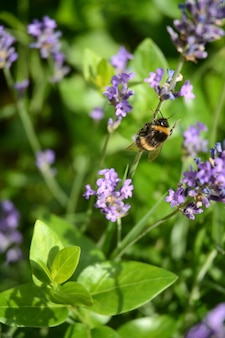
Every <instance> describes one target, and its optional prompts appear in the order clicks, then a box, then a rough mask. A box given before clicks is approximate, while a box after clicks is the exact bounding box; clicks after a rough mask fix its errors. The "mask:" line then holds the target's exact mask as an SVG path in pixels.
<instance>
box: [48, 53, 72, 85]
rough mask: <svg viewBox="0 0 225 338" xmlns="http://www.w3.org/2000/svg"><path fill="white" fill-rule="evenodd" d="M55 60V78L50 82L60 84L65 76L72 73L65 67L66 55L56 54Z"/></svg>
mask: <svg viewBox="0 0 225 338" xmlns="http://www.w3.org/2000/svg"><path fill="white" fill-rule="evenodd" d="M53 59H54V61H55V62H54V69H53V76H52V77H51V78H50V81H51V82H53V83H57V82H60V81H61V80H62V79H63V78H64V76H65V75H67V74H68V73H69V72H70V67H68V66H65V65H64V61H65V55H64V54H63V53H55V54H54V55H53Z"/></svg>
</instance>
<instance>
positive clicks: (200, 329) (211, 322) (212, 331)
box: [185, 303, 225, 338]
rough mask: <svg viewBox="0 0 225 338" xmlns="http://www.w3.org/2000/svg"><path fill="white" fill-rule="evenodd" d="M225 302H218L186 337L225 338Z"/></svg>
mask: <svg viewBox="0 0 225 338" xmlns="http://www.w3.org/2000/svg"><path fill="white" fill-rule="evenodd" d="M224 320H225V303H220V304H218V305H217V306H216V307H215V308H214V309H212V310H211V311H210V312H209V313H208V314H207V315H206V317H205V318H204V319H203V320H202V321H201V322H200V323H199V324H197V325H195V326H193V327H192V328H191V329H190V330H189V331H188V332H187V334H186V336H185V338H224V337H225V326H224Z"/></svg>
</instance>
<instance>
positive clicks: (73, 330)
mask: <svg viewBox="0 0 225 338" xmlns="http://www.w3.org/2000/svg"><path fill="white" fill-rule="evenodd" d="M64 337H65V338H120V336H119V334H118V333H117V332H116V331H114V330H113V329H112V328H111V327H108V326H98V327H96V328H94V329H92V330H90V329H89V328H88V327H87V326H86V325H84V324H80V323H77V324H75V325H73V326H70V327H69V328H68V329H67V331H66V333H65V336H64Z"/></svg>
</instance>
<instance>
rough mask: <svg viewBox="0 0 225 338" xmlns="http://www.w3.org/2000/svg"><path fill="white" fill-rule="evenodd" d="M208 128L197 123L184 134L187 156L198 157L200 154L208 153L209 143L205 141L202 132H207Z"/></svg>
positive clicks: (184, 146)
mask: <svg viewBox="0 0 225 338" xmlns="http://www.w3.org/2000/svg"><path fill="white" fill-rule="evenodd" d="M207 130H208V128H207V127H206V126H205V125H204V124H203V123H201V122H197V123H196V124H195V125H191V126H190V127H189V128H188V129H187V130H186V131H185V132H184V133H183V137H184V141H183V148H184V150H185V154H186V153H187V154H188V155H189V156H192V157H196V155H197V154H198V153H199V152H204V153H205V152H207V151H208V141H207V140H205V139H203V138H202V137H201V136H200V134H201V132H204V131H207Z"/></svg>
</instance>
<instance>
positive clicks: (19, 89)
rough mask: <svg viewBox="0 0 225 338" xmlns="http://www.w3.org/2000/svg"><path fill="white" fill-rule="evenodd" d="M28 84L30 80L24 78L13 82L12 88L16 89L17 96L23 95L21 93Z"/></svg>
mask: <svg viewBox="0 0 225 338" xmlns="http://www.w3.org/2000/svg"><path fill="white" fill-rule="evenodd" d="M29 84H30V81H29V80H28V79H25V80H23V81H20V82H16V83H15V84H14V88H15V89H16V91H17V93H18V97H19V98H22V97H23V94H24V92H25V90H26V89H27V88H28V86H29Z"/></svg>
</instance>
